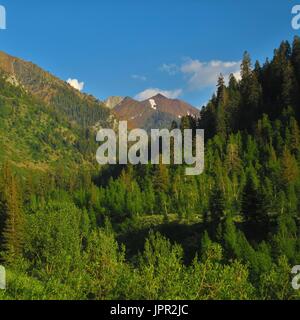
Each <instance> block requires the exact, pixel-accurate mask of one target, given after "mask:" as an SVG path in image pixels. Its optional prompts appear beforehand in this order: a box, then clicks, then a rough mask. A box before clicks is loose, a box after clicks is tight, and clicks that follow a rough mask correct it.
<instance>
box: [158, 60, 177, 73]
mask: <svg viewBox="0 0 300 320" xmlns="http://www.w3.org/2000/svg"><path fill="white" fill-rule="evenodd" d="M159 70H160V71H163V72H166V73H168V74H169V75H171V76H174V75H175V74H177V73H178V72H180V68H179V67H178V66H177V65H176V64H174V63H171V64H167V63H164V64H163V65H162V66H161V67H160V68H159Z"/></svg>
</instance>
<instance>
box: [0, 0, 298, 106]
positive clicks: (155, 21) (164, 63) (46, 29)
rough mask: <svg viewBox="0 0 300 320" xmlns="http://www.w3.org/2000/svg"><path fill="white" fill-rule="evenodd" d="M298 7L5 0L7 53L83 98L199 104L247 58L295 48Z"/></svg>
mask: <svg viewBox="0 0 300 320" xmlns="http://www.w3.org/2000/svg"><path fill="white" fill-rule="evenodd" d="M295 4H300V0H298V1H293V0H252V1H247V0H238V1H237V0H218V1H217V0H151V1H150V0H147V1H146V0H85V1H78V0H52V1H50V0H43V1H38V0H26V1H24V0H0V5H4V6H5V7H6V11H7V30H5V31H3V30H0V50H3V51H5V52H7V53H10V54H12V55H15V56H18V57H21V58H23V59H25V60H29V61H32V62H34V63H36V64H38V65H40V66H41V67H42V68H44V69H46V70H48V71H50V72H51V73H53V74H55V75H56V76H58V77H60V78H61V79H64V80H67V79H69V78H70V79H77V80H78V81H79V82H83V83H84V86H83V91H84V92H87V93H91V94H93V95H95V96H96V97H98V98H100V99H105V98H106V97H108V96H110V95H120V96H132V97H136V98H139V99H143V98H146V97H147V96H149V95H151V94H152V93H155V92H156V91H157V89H158V90H160V91H162V92H163V93H165V94H166V95H168V96H170V97H179V98H181V99H183V100H186V101H188V102H190V103H192V104H193V105H195V106H201V105H202V104H203V103H205V102H206V101H207V100H208V99H209V98H210V96H211V94H212V93H213V92H214V90H215V83H216V78H217V75H218V73H220V72H223V73H224V74H225V75H226V74H229V73H230V72H234V73H236V72H237V71H238V67H239V63H240V60H241V57H242V54H243V52H244V51H245V50H248V51H249V52H250V53H251V56H252V58H253V60H255V59H259V60H261V61H263V60H264V59H265V58H266V57H268V56H269V57H270V56H272V53H273V49H274V48H275V47H277V46H278V45H279V43H280V41H281V40H285V39H287V40H292V39H293V37H294V35H296V34H299V35H300V31H295V30H293V29H292V27H291V19H292V15H291V10H292V7H293V5H295Z"/></svg>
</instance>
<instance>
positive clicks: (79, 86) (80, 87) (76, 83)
mask: <svg viewBox="0 0 300 320" xmlns="http://www.w3.org/2000/svg"><path fill="white" fill-rule="evenodd" d="M67 83H68V84H69V85H70V86H72V87H73V88H75V89H76V90H79V91H82V90H83V88H84V82H79V81H78V80H77V79H68V80H67Z"/></svg>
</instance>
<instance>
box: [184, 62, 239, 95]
mask: <svg viewBox="0 0 300 320" xmlns="http://www.w3.org/2000/svg"><path fill="white" fill-rule="evenodd" d="M240 64H241V62H240V61H221V60H212V61H209V62H202V61H199V60H192V59H189V60H187V61H186V62H185V63H184V64H183V65H182V66H181V68H180V70H181V72H182V73H183V74H184V75H185V76H186V77H187V79H188V84H189V88H190V89H191V90H198V89H203V88H208V87H212V86H215V85H216V84H217V80H218V77H219V75H220V74H221V73H222V74H223V76H224V78H225V79H226V80H228V78H229V75H230V74H231V73H233V74H234V75H235V76H236V77H237V79H239V78H240V72H239V70H240Z"/></svg>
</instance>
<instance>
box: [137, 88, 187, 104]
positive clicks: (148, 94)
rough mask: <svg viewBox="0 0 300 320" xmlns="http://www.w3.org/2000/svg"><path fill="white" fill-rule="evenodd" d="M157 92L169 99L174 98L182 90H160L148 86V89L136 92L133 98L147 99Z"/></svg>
mask: <svg viewBox="0 0 300 320" xmlns="http://www.w3.org/2000/svg"><path fill="white" fill-rule="evenodd" d="M159 93H160V94H162V95H163V96H165V97H167V98H169V99H176V98H178V97H179V96H180V95H181V94H182V90H181V89H175V90H161V89H158V88H149V89H146V90H144V91H142V92H140V93H138V94H137V95H136V96H135V97H134V98H135V99H136V100H139V101H143V100H147V99H149V98H152V97H154V96H156V95H157V94H159Z"/></svg>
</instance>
